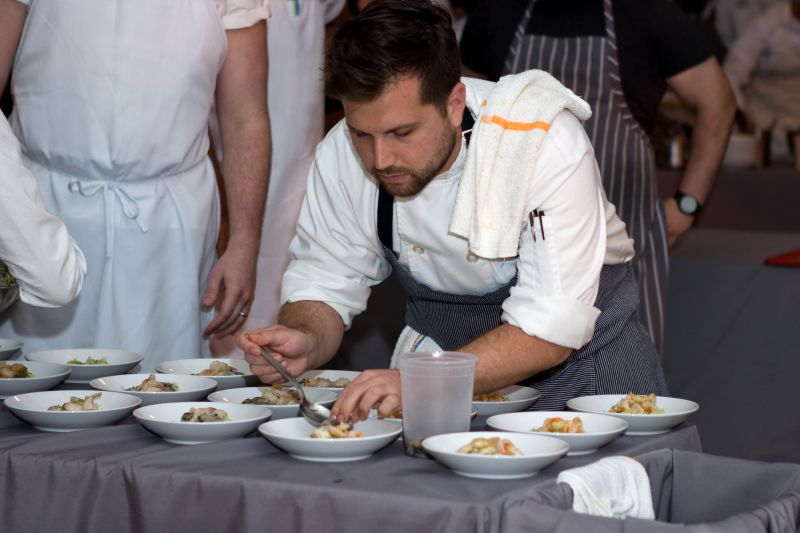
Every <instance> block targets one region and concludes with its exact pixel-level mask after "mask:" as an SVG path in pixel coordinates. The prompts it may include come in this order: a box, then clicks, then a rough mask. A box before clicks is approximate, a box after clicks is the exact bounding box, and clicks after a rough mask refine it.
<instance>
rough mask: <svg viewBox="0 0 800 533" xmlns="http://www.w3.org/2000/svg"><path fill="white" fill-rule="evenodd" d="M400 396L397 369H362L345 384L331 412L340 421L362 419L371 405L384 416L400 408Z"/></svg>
mask: <svg viewBox="0 0 800 533" xmlns="http://www.w3.org/2000/svg"><path fill="white" fill-rule="evenodd" d="M400 397H401V389H400V371H399V370H365V371H364V372H362V373H361V375H360V376H358V378H356V379H355V380H353V382H352V383H351V384H350V385H348V386H347V387H345V389H344V390H343V391H342V393H341V394H340V395H339V398H338V399H337V400H336V403H335V404H333V409H331V413H332V414H333V416H334V418H336V419H338V420H339V421H341V422H347V421H352V422H358V421H359V420H365V419H366V418H367V417H368V416H369V412H370V411H371V410H372V409H377V410H378V416H387V415H389V414H390V413H391V412H392V411H394V410H395V409H399V408H400V406H401V402H400Z"/></svg>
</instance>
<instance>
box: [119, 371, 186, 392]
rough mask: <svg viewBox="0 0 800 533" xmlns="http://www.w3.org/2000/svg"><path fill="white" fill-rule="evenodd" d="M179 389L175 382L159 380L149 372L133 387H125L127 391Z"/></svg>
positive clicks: (173, 390) (172, 390) (170, 390)
mask: <svg viewBox="0 0 800 533" xmlns="http://www.w3.org/2000/svg"><path fill="white" fill-rule="evenodd" d="M179 389H180V387H178V384H177V383H170V382H167V381H164V382H161V381H158V380H157V379H156V375H155V374H150V375H149V376H147V378H146V379H145V380H144V381H142V382H141V383H139V384H138V385H134V386H133V387H128V388H127V389H125V390H126V391H129V392H177V391H178V390H179Z"/></svg>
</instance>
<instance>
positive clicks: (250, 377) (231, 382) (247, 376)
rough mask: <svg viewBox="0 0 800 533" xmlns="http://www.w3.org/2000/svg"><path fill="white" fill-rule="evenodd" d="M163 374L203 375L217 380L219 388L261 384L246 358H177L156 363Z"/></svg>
mask: <svg viewBox="0 0 800 533" xmlns="http://www.w3.org/2000/svg"><path fill="white" fill-rule="evenodd" d="M156 370H157V371H158V372H161V373H162V374H182V375H186V376H201V377H207V378H211V379H213V380H214V381H216V382H217V390H224V389H235V388H239V387H254V386H256V385H258V384H259V380H258V376H256V375H255V374H253V373H252V372H251V371H250V365H249V364H247V361H245V360H244V359H211V358H197V359H176V360H174V361H164V362H163V363H159V364H157V365H156Z"/></svg>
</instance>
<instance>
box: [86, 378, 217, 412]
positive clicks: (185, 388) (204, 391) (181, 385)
mask: <svg viewBox="0 0 800 533" xmlns="http://www.w3.org/2000/svg"><path fill="white" fill-rule="evenodd" d="M148 376H150V374H122V375H120V376H106V377H103V378H96V379H93V380H92V381H90V382H89V385H90V386H91V387H92V388H95V389H98V390H104V391H112V392H123V393H125V394H130V395H131V396H136V397H137V398H139V399H140V400H141V401H142V407H144V406H145V405H153V404H156V403H168V402H189V401H192V400H202V399H204V398H205V397H206V396H207V395H208V393H210V392H211V391H213V390H214V389H216V388H217V382H216V381H214V380H213V379H211V378H206V377H203V376H182V375H180V374H173V375H171V376H169V377H165V376H164V375H162V374H156V379H157V380H158V381H161V382H165V381H167V382H171V383H176V384H177V385H178V390H177V391H174V392H138V391H127V390H125V389H127V388H128V387H135V386H137V385H139V384H140V383H141V382H142V381H144V380H145V379H147V378H148Z"/></svg>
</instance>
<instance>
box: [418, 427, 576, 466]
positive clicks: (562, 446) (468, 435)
mask: <svg viewBox="0 0 800 533" xmlns="http://www.w3.org/2000/svg"><path fill="white" fill-rule="evenodd" d="M461 436H463V437H464V438H465V439H469V440H467V441H466V442H470V441H471V440H472V439H476V438H481V437H500V438H504V439H508V440H513V439H516V438H518V437H521V438H524V439H527V440H530V439H533V440H541V439H545V440H546V441H548V442H550V444H552V445H557V446H558V448H557V449H556V451H548V452H541V453H536V454H527V453H526V454H524V455H478V454H469V453H459V452H457V451H455V450H441V449H436V448H431V446H432V443H437V441H438V440H443V439H442V437H449V438H456V437H458V438H460V437H461ZM429 439H430V440H429ZM426 442H427V443H428V444H427V445H426ZM515 444H516V443H515ZM517 446H518V445H517ZM422 448H423V449H424V450H425V451H427V452H428V453H430V454H437V453H438V454H442V455H445V456H450V457H459V458H466V457H469V458H470V459H467V460H470V461H471V460H477V461H484V462H489V461H497V460H500V461H519V462H522V461H525V460H526V459H527V460H531V459H546V458H550V457H554V456H558V457H561V456H564V455H566V454H567V452H569V449H570V445H569V443H568V442H566V441H564V440H562V439H559V438H557V437H551V436H549V435H541V434H536V433H516V432H512V431H466V432H458V433H442V434H440V435H431V436H430V437H426V438H425V439H423V440H422Z"/></svg>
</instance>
